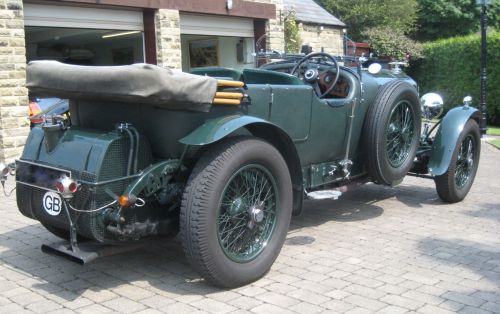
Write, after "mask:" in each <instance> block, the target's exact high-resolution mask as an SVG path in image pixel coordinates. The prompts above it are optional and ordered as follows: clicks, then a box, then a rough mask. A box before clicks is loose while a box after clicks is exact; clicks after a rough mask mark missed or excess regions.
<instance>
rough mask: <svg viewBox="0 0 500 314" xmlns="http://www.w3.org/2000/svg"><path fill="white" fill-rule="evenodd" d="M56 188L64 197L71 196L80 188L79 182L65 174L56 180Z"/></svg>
mask: <svg viewBox="0 0 500 314" xmlns="http://www.w3.org/2000/svg"><path fill="white" fill-rule="evenodd" d="M55 188H56V190H57V191H58V192H59V193H61V195H62V196H63V197H64V198H71V197H73V194H74V193H75V192H76V191H77V190H78V183H77V182H76V181H75V180H73V179H71V178H69V177H68V176H65V175H64V176H62V177H61V178H59V179H58V180H57V181H56V184H55Z"/></svg>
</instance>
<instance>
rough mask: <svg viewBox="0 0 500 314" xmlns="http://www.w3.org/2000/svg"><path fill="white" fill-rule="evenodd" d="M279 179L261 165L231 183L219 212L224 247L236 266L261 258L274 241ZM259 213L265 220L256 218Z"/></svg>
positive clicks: (249, 167)
mask: <svg viewBox="0 0 500 314" xmlns="http://www.w3.org/2000/svg"><path fill="white" fill-rule="evenodd" d="M278 201H279V200H278V197H277V190H276V182H275V179H274V178H273V177H272V176H271V174H270V173H269V172H268V171H267V170H266V169H265V168H264V167H262V166H260V165H247V166H245V167H243V168H242V169H240V170H239V171H238V172H236V173H235V174H234V175H233V177H232V178H231V179H230V180H229V182H228V183H227V185H226V187H225V189H224V192H223V194H222V197H221V201H220V206H219V209H218V211H217V213H218V214H217V230H218V239H219V243H220V246H221V248H222V250H223V251H224V253H225V254H226V255H227V256H228V257H229V258H230V259H232V260H233V261H235V262H240V263H243V262H248V261H250V260H252V259H253V258H255V257H256V256H257V255H259V254H260V253H261V252H262V251H263V250H264V248H265V246H266V245H267V242H268V241H269V239H270V238H271V235H272V232H273V231H274V226H275V224H276V219H277V215H276V213H277V209H278V206H277V205H278ZM255 211H257V212H259V211H260V213H261V214H260V215H261V218H258V219H257V218H255V217H254V216H252V215H253V214H255Z"/></svg>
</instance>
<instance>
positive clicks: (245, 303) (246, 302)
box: [227, 296, 264, 310]
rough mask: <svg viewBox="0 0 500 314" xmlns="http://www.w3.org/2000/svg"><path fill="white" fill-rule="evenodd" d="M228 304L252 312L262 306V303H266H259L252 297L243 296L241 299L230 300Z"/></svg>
mask: <svg viewBox="0 0 500 314" xmlns="http://www.w3.org/2000/svg"><path fill="white" fill-rule="evenodd" d="M227 303H228V304H230V305H232V306H234V307H236V308H239V309H241V310H251V309H253V308H255V307H257V306H259V305H261V304H262V303H264V302H263V301H259V300H257V299H255V298H251V297H247V296H241V297H239V298H236V299H233V300H230V301H229V302H227Z"/></svg>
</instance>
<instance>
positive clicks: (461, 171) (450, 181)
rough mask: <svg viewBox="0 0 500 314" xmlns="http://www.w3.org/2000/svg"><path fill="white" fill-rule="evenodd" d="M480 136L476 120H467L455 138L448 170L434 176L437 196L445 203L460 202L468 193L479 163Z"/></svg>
mask: <svg viewBox="0 0 500 314" xmlns="http://www.w3.org/2000/svg"><path fill="white" fill-rule="evenodd" d="M480 138H481V136H480V133H479V126H478V124H477V122H476V121H474V120H472V119H471V120H469V121H467V123H466V124H465V126H464V128H463V130H462V133H460V136H459V138H458V140H457V143H456V145H455V150H454V151H453V156H452V158H451V162H450V166H449V167H448V170H447V171H446V172H445V173H444V174H442V175H440V176H437V177H436V178H434V182H435V183H436V190H437V193H438V195H439V197H440V198H441V199H442V200H443V201H445V202H447V203H456V202H460V201H461V200H463V199H464V198H465V196H466V195H467V193H469V190H470V188H471V187H472V183H473V182H474V178H475V177H476V172H477V168H478V165H479V154H480V152H481V140H480Z"/></svg>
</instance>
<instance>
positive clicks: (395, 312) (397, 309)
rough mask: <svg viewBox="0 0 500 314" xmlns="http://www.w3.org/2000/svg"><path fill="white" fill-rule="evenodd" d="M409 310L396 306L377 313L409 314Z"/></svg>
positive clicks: (387, 307) (390, 306)
mask: <svg viewBox="0 0 500 314" xmlns="http://www.w3.org/2000/svg"><path fill="white" fill-rule="evenodd" d="M407 312H408V309H406V308H402V307H399V306H396V305H389V306H386V307H384V308H383V309H381V310H380V311H378V312H377V313H384V314H402V313H407Z"/></svg>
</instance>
